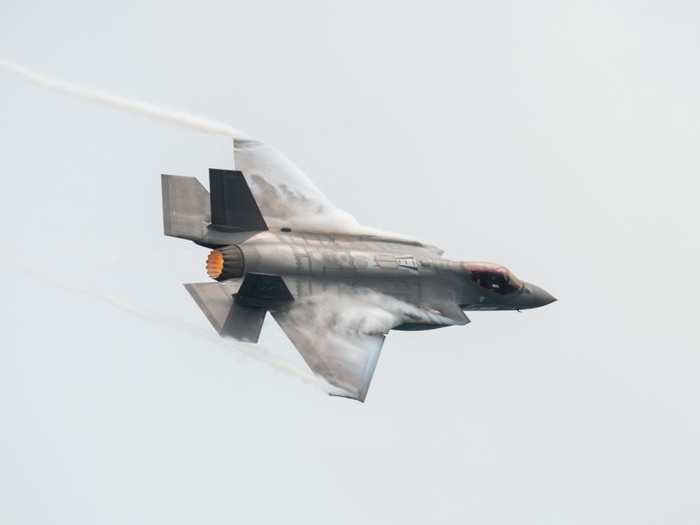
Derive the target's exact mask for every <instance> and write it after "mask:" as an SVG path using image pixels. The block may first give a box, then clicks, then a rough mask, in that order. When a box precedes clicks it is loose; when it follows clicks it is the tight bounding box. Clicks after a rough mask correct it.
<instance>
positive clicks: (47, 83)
mask: <svg viewBox="0 0 700 525" xmlns="http://www.w3.org/2000/svg"><path fill="white" fill-rule="evenodd" d="M0 69H3V70H5V71H9V72H11V73H15V74H17V75H19V76H21V77H23V78H25V79H27V80H29V81H30V82H33V83H34V84H36V85H38V86H41V87H44V88H47V89H52V90H54V91H58V92H60V93H66V94H68V95H73V96H75V97H78V98H82V99H84V100H90V101H92V102H98V103H100V104H104V105H106V106H110V107H112V108H114V109H118V110H123V111H128V112H131V113H136V114H138V115H144V116H146V117H149V118H152V119H155V120H159V121H161V122H165V123H167V124H174V125H177V126H184V127H186V128H190V129H193V130H195V131H200V132H203V133H211V134H214V135H224V136H227V137H232V138H234V139H238V140H251V137H249V136H248V135H247V134H245V133H243V132H242V131H240V130H238V129H236V128H234V127H231V126H229V125H228V124H225V123H223V122H217V121H216V120H210V119H207V118H204V117H198V116H196V115H190V114H188V113H183V112H181V111H176V110H173V109H168V108H162V107H159V106H156V105H153V104H149V103H147V102H141V101H139V100H133V99H130V98H125V97H120V96H117V95H112V94H111V93H108V92H106V91H101V90H98V89H91V88H88V87H84V86H80V85H78V84H73V83H71V82H66V81H65V80H60V79H56V78H51V77H47V76H45V75H42V74H40V73H37V72H36V71H33V70H31V69H29V68H27V67H24V66H21V65H19V64H17V63H15V62H12V61H10V60H7V59H3V58H0Z"/></svg>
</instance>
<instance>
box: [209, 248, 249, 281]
mask: <svg viewBox="0 0 700 525" xmlns="http://www.w3.org/2000/svg"><path fill="white" fill-rule="evenodd" d="M207 275H208V276H209V277H211V278H212V279H214V280H216V281H225V280H227V279H234V278H236V277H240V276H242V275H243V252H242V251H241V249H240V248H239V247H238V246H236V245H235V244H232V245H230V246H224V247H223V248H217V249H215V250H212V251H211V252H209V255H208V256H207Z"/></svg>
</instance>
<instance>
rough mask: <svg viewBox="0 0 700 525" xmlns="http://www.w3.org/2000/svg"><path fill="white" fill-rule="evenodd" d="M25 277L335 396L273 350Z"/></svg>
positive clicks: (49, 279) (98, 295) (39, 277)
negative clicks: (98, 303) (214, 346)
mask: <svg viewBox="0 0 700 525" xmlns="http://www.w3.org/2000/svg"><path fill="white" fill-rule="evenodd" d="M23 272H24V273H25V274H29V275H30V276H31V277H32V278H34V279H36V280H37V281H40V282H41V283H42V284H44V285H47V286H50V287H51V288H54V289H58V290H62V291H63V292H66V293H69V294H71V295H76V296H81V297H85V298H87V299H90V300H91V301H97V302H101V303H104V304H108V305H110V306H112V307H113V308H115V309H117V310H119V311H120V312H123V313H126V314H128V315H131V316H133V317H135V318H137V319H140V320H141V321H144V322H146V323H149V324H154V325H160V326H163V327H165V328H167V329H168V330H178V331H181V332H186V333H187V334H188V335H190V336H192V337H196V338H198V339H200V340H202V341H206V342H207V343H210V344H215V345H217V346H218V347H220V348H223V349H225V350H227V351H231V350H233V351H235V352H236V353H237V355H239V356H241V357H244V358H250V359H253V360H255V361H258V362H260V363H263V364H265V365H267V366H270V367H272V368H273V369H275V370H276V371H278V372H280V373H282V374H284V375H286V376H288V377H293V378H294V379H297V380H300V381H302V382H303V383H306V384H308V385H312V386H315V387H316V388H319V389H321V390H323V391H324V392H326V393H329V392H333V387H332V386H330V385H328V384H327V383H326V382H325V381H323V380H322V379H321V378H318V377H316V376H315V375H313V374H312V373H311V372H310V371H309V370H302V369H300V368H297V367H295V366H293V365H292V364H290V363H288V362H286V361H285V360H283V359H281V358H280V357H278V356H276V355H274V354H273V353H272V352H271V351H270V350H268V349H266V348H265V347H264V346H262V345H260V344H256V345H253V344H248V343H241V342H238V341H234V340H233V339H221V338H220V337H219V336H216V335H213V334H211V333H210V332H209V330H204V329H202V328H199V327H198V326H196V325H193V324H190V323H188V322H187V321H184V320H182V319H176V318H171V317H166V316H163V315H159V314H156V313H153V312H148V311H145V310H143V309H140V308H136V307H135V306H132V305H130V304H129V303H128V302H126V301H124V300H122V299H118V298H115V297H112V296H110V295H108V294H106V293H104V292H100V291H97V290H90V289H86V288H79V287H76V286H73V285H70V284H67V283H64V282H61V281H59V280H57V279H55V278H53V277H50V276H47V275H44V274H42V273H39V272H37V271H36V270H30V269H28V268H26V267H24V268H23Z"/></svg>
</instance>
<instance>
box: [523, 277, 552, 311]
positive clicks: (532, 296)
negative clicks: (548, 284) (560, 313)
mask: <svg viewBox="0 0 700 525" xmlns="http://www.w3.org/2000/svg"><path fill="white" fill-rule="evenodd" d="M524 296H525V300H526V302H527V306H526V308H538V307H540V306H545V305H548V304H550V303H553V302H554V301H556V300H557V298H556V297H554V296H553V295H552V294H550V293H549V292H548V291H546V290H544V289H542V288H540V287H539V286H537V285H535V284H532V283H526V284H525V294H524Z"/></svg>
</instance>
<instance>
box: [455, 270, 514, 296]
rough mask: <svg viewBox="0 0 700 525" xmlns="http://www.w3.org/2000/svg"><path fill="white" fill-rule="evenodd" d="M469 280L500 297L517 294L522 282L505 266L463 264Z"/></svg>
mask: <svg viewBox="0 0 700 525" xmlns="http://www.w3.org/2000/svg"><path fill="white" fill-rule="evenodd" d="M464 267H465V269H466V270H467V273H468V274H469V277H470V278H471V280H472V281H473V282H474V283H475V284H476V285H477V286H479V287H481V288H485V289H487V290H490V291H492V292H496V293H498V294H501V295H508V294H511V293H514V292H518V291H520V290H521V289H522V288H523V286H524V285H523V282H522V281H521V280H520V279H518V278H517V277H516V276H515V274H514V273H513V272H511V271H510V270H509V269H508V268H506V267H505V266H500V265H498V264H493V263H474V262H468V263H464Z"/></svg>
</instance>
